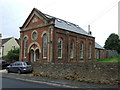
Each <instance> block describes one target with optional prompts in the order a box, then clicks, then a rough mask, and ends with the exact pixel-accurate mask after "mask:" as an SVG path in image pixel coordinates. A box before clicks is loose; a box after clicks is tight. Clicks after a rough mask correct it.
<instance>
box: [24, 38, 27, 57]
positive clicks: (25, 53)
mask: <svg viewBox="0 0 120 90" xmlns="http://www.w3.org/2000/svg"><path fill="white" fill-rule="evenodd" d="M27 41H28V38H27V37H24V39H23V47H24V54H23V55H24V56H23V57H24V58H26V56H27Z"/></svg>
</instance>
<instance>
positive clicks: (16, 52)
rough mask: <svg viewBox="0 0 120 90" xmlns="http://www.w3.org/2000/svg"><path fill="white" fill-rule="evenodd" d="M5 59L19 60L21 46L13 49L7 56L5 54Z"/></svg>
mask: <svg viewBox="0 0 120 90" xmlns="http://www.w3.org/2000/svg"><path fill="white" fill-rule="evenodd" d="M3 59H7V60H9V61H10V62H11V61H13V60H14V61H18V60H19V48H16V49H14V50H13V49H11V50H10V51H9V52H8V54H7V55H6V56H3Z"/></svg>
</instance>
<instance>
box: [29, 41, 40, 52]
mask: <svg viewBox="0 0 120 90" xmlns="http://www.w3.org/2000/svg"><path fill="white" fill-rule="evenodd" d="M34 44H35V45H37V49H39V52H40V53H41V48H40V45H39V44H38V43H37V42H33V43H31V44H30V45H29V47H28V51H27V52H28V53H29V52H30V47H31V46H32V45H34Z"/></svg>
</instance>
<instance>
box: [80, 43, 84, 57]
mask: <svg viewBox="0 0 120 90" xmlns="http://www.w3.org/2000/svg"><path fill="white" fill-rule="evenodd" d="M79 48H80V59H83V52H84V49H83V42H80V47H79Z"/></svg>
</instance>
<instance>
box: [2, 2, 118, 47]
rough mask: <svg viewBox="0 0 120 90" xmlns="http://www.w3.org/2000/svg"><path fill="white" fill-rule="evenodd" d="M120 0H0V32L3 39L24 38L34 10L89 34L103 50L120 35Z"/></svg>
mask: <svg viewBox="0 0 120 90" xmlns="http://www.w3.org/2000/svg"><path fill="white" fill-rule="evenodd" d="M118 1H120V0H0V32H1V33H2V36H3V38H7V37H15V38H19V37H20V33H19V32H20V29H19V27H21V26H22V25H23V23H24V22H25V20H26V19H27V17H28V15H29V14H30V12H31V11H32V9H33V8H37V9H39V10H40V11H41V12H43V13H46V14H48V15H51V16H54V17H57V18H60V19H63V20H66V21H69V22H72V23H74V24H77V25H79V26H80V27H81V28H83V29H84V30H85V31H88V25H90V30H91V32H92V36H94V37H95V41H96V42H97V43H99V44H100V45H101V46H104V43H105V41H106V39H107V38H108V36H109V35H110V34H111V33H116V34H118V4H117V3H118Z"/></svg>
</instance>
